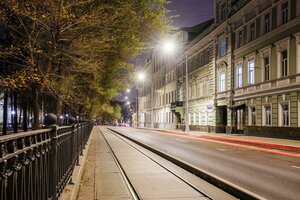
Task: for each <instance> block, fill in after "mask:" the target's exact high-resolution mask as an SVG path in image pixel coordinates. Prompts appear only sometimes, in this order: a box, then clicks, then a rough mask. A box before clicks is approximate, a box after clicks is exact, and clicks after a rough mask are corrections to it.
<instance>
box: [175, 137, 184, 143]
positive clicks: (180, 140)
mask: <svg viewBox="0 0 300 200" xmlns="http://www.w3.org/2000/svg"><path fill="white" fill-rule="evenodd" d="M176 140H177V141H178V142H185V140H183V139H181V138H176Z"/></svg>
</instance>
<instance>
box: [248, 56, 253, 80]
mask: <svg viewBox="0 0 300 200" xmlns="http://www.w3.org/2000/svg"><path fill="white" fill-rule="evenodd" d="M248 83H249V84H250V85H252V84H254V60H250V61H248Z"/></svg>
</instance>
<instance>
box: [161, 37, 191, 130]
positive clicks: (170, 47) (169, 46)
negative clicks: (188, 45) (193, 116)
mask: <svg viewBox="0 0 300 200" xmlns="http://www.w3.org/2000/svg"><path fill="white" fill-rule="evenodd" d="M162 49H163V51H164V52H166V53H172V52H174V51H176V52H179V53H181V54H183V55H184V57H185V131H186V132H188V131H189V130H190V129H189V121H188V120H189V112H188V108H189V100H188V94H189V91H188V58H187V55H186V53H185V52H184V51H180V50H178V49H177V48H176V45H175V43H174V42H173V41H172V40H167V41H165V42H164V43H163V45H162Z"/></svg>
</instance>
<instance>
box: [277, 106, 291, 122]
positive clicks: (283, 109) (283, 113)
mask: <svg viewBox="0 0 300 200" xmlns="http://www.w3.org/2000/svg"><path fill="white" fill-rule="evenodd" d="M279 114H280V118H279V122H280V125H281V126H289V125H290V116H289V115H290V111H289V104H288V103H281V104H280V110H279Z"/></svg>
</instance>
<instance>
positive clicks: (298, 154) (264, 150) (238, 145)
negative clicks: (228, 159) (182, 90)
mask: <svg viewBox="0 0 300 200" xmlns="http://www.w3.org/2000/svg"><path fill="white" fill-rule="evenodd" d="M160 134H165V135H173V136H174V134H173V133H163V132H160ZM177 136H178V137H181V138H188V139H195V140H200V141H207V142H213V143H218V144H225V145H230V146H234V147H238V148H246V149H251V150H257V151H262V152H267V153H273V154H279V155H284V156H291V157H297V158H300V153H292V152H286V151H281V150H277V149H267V148H263V147H256V146H248V145H244V144H237V143H231V142H224V141H219V140H213V139H205V138H199V137H195V136H188V135H177Z"/></svg>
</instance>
